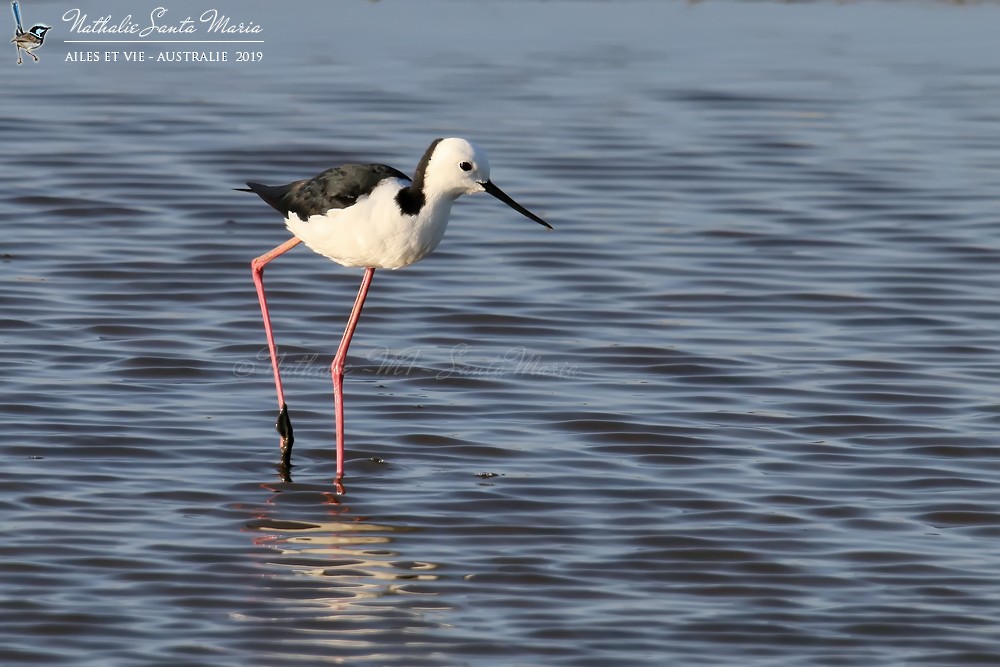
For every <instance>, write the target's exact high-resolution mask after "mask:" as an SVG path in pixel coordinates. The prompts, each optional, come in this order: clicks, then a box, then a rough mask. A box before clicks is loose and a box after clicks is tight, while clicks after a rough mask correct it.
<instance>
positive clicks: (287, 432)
mask: <svg viewBox="0 0 1000 667" xmlns="http://www.w3.org/2000/svg"><path fill="white" fill-rule="evenodd" d="M274 430H276V431H277V432H278V435H280V436H281V467H282V468H291V467H292V444H293V443H294V442H295V436H294V435H293V434H292V420H291V418H289V416H288V405H287V404H282V406H281V410H280V411H279V412H278V420H277V422H275V424H274Z"/></svg>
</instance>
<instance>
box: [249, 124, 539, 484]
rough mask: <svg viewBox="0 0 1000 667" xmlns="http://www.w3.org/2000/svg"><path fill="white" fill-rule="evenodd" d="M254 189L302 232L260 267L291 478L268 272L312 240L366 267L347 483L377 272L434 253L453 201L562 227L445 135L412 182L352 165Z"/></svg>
mask: <svg viewBox="0 0 1000 667" xmlns="http://www.w3.org/2000/svg"><path fill="white" fill-rule="evenodd" d="M246 185H247V187H246V188H236V189H237V190H239V191H242V192H252V193H255V194H256V195H257V196H258V197H260V198H261V199H262V200H264V202H265V203H267V204H268V205H270V206H271V207H272V208H274V209H275V210H276V211H278V213H280V214H281V215H283V216H284V217H285V226H286V227H287V229H288V231H290V232H291V233H292V237H291V238H290V239H288V240H287V241H285V242H284V243H282V244H280V245H278V246H277V247H275V248H273V249H271V250H270V251H268V252H266V253H264V254H263V255H261V256H259V257H256V258H255V259H254V260H253V261H252V262H251V263H250V266H251V273H252V277H253V282H254V286H255V287H256V290H257V298H258V301H259V302H260V309H261V315H262V317H263V320H264V333H265V336H266V338H267V345H268V350H269V352H270V356H271V367H272V369H273V372H274V384H275V388H276V390H277V395H278V418H277V421H276V423H275V429H276V430H277V431H278V434H279V436H280V438H281V439H280V443H279V445H280V449H281V462H280V467H281V470H283V471H284V472H287V471H288V470H289V469H290V467H291V452H292V444H293V442H294V436H293V431H292V423H291V419H290V417H289V415H288V404H287V403H286V402H285V395H284V391H283V389H282V386H281V374H280V372H279V368H278V356H277V347H276V345H275V342H274V334H273V329H272V325H271V316H270V314H269V313H268V307H267V298H266V296H265V292H264V267H265V266H266V265H267V264H268V263H269V262H271V261H272V260H274V259H276V258H277V257H279V256H281V255H283V254H285V253H286V252H288V251H289V250H291V249H292V248H294V247H295V246H297V245H299V244H300V243H304V244H305V245H306V246H307V247H308V248H310V249H311V250H313V251H314V252H316V253H318V254H320V255H323V256H324V257H327V258H328V259H331V260H333V261H334V262H337V263H338V264H341V265H343V266H346V267H354V268H363V269H364V275H363V277H362V280H361V286H360V288H359V289H358V294H357V297H356V298H355V300H354V306H353V308H352V309H351V314H350V317H349V318H348V320H347V326H346V327H345V329H344V335H343V337H342V338H341V340H340V345H339V347H338V348H337V353H336V354H335V355H334V358H333V362H332V364H331V365H330V370H331V375H332V377H333V395H334V412H335V420H336V442H337V476H336V480H337V483H338V486H339V482H340V479H341V478H342V477H343V474H344V402H343V377H344V362H345V359H346V357H347V350H348V348H349V347H350V344H351V338H352V337H353V336H354V331H355V329H356V328H357V325H358V319H359V318H360V316H361V309H362V306H363V305H364V302H365V297H366V296H367V295H368V289H369V287H370V286H371V282H372V278H373V276H374V274H375V270H376V269H401V268H403V267H406V266H409V265H410V264H413V263H414V262H418V261H420V260H421V259H423V258H424V257H426V256H427V255H429V254H430V253H432V252H433V251H434V249H435V248H437V246H438V244H439V243H440V242H441V238H442V237H443V236H444V233H445V229H446V228H447V226H448V219H449V217H450V215H451V208H452V204H454V202H455V200H456V199H458V198H459V197H460V196H462V195H467V194H476V193H479V192H486V193H488V194H490V195H492V196H494V197H496V198H497V199H499V200H500V201H502V202H503V203H505V204H507V205H508V206H510V207H511V208H512V209H514V210H515V211H517V212H518V213H520V214H521V215H523V216H525V217H526V218H528V219H530V220H533V221H534V222H537V223H538V224H540V225H542V226H544V227H546V228H548V229H550V230H551V229H552V226H551V225H550V224H549V223H547V222H546V221H545V220H543V219H542V218H540V217H538V216H537V215H535V214H534V213H532V212H531V211H529V210H528V209H526V208H524V207H523V206H521V205H520V204H519V203H517V202H516V201H515V200H514V199H512V198H511V197H510V196H509V195H507V194H506V193H505V192H504V191H503V190H501V189H500V188H499V187H497V186H496V185H495V184H494V183H493V181H491V180H490V163H489V159H488V158H487V156H486V153H485V152H484V151H483V149H482V148H479V147H477V146H476V145H475V144H473V143H471V142H469V141H468V140H466V139H461V138H457V137H450V138H439V139H435V140H434V141H433V142H432V143H431V144H430V146H429V147H428V148H427V150H426V151H424V154H423V156H422V157H421V158H420V161H419V162H418V164H417V168H416V171H415V172H414V174H413V178H412V179H411V178H410V177H409V176H407V175H406V174H405V173H403V172H401V171H399V170H398V169H395V168H393V167H390V166H388V165H385V164H344V165H341V166H339V167H334V168H332V169H327V170H326V171H324V172H322V173H320V174H319V175H317V176H315V177H313V178H310V179H303V180H298V181H293V182H291V183H288V184H286V185H264V184H262V183H255V182H247V184H246ZM283 474H284V473H283Z"/></svg>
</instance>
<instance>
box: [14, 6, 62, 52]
mask: <svg viewBox="0 0 1000 667" xmlns="http://www.w3.org/2000/svg"><path fill="white" fill-rule="evenodd" d="M10 8H11V9H12V10H13V11H14V24H15V30H14V39H12V40H10V43H11V44H13V45H14V47H15V48H16V49H17V64H18V65H20V64H21V63H23V62H24V61H23V60H22V59H21V51H24V52H25V53H27V54H28V55H29V56H31V57H32V58H34V59H35V62H36V63H37V62H38V56H36V55H35V54H34V53H32V51H34V50H35V49H38V48H41V46H42V44H44V43H45V33H47V32H48V31H49V30H51V29H52V28H51V27H50V26H47V25H42V24H38V25H34V26H31V30H28V31H27V32H26V31H25V30H24V26H23V25H22V24H21V8H20V7H18V4H17V0H11V3H10Z"/></svg>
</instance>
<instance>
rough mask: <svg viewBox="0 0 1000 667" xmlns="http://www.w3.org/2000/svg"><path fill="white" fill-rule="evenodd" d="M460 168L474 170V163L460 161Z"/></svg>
mask: <svg viewBox="0 0 1000 667" xmlns="http://www.w3.org/2000/svg"><path fill="white" fill-rule="evenodd" d="M458 168H459V169H461V170H462V171H472V163H471V162H459V163H458Z"/></svg>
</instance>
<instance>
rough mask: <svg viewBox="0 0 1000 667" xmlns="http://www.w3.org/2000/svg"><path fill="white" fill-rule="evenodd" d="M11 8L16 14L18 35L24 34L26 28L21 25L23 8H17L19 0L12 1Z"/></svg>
mask: <svg viewBox="0 0 1000 667" xmlns="http://www.w3.org/2000/svg"><path fill="white" fill-rule="evenodd" d="M10 8H11V10H12V11H13V12H14V21H15V23H17V34H18V35H23V34H24V26H23V25H21V8H20V7H18V6H17V0H10Z"/></svg>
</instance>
